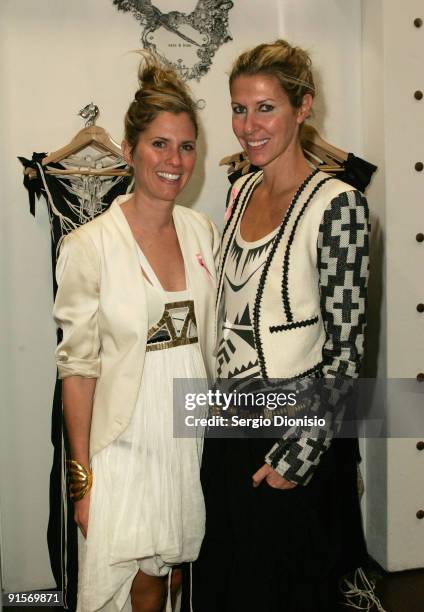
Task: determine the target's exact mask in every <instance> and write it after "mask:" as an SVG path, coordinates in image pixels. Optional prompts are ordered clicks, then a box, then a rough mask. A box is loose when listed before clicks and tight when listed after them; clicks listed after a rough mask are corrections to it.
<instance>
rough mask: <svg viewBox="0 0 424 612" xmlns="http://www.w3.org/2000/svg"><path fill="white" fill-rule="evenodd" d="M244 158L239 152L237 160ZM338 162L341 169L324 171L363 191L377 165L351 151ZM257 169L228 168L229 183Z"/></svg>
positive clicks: (252, 166)
mask: <svg viewBox="0 0 424 612" xmlns="http://www.w3.org/2000/svg"><path fill="white" fill-rule="evenodd" d="M244 159H245V157H244V155H243V153H240V157H239V159H238V160H237V161H238V162H242V161H243V160H244ZM234 163H236V162H233V165H234ZM338 163H339V165H340V166H341V167H342V171H338V172H334V173H332V172H329V171H326V172H328V174H331V175H332V176H334V177H335V178H338V179H340V180H341V181H344V182H345V183H347V184H348V185H351V186H352V187H355V189H358V190H359V191H362V193H364V191H365V189H366V188H367V187H368V185H369V184H370V181H371V178H372V175H373V174H374V172H375V171H376V170H377V166H374V164H371V163H370V162H368V161H366V160H365V159H361V158H360V157H357V156H356V155H354V154H353V153H349V154H348V157H347V160H346V161H344V162H338ZM230 167H231V166H230ZM258 170H260V168H258V167H257V166H254V165H253V164H246V165H245V166H243V168H240V169H238V170H235V171H234V172H231V170H230V171H229V174H228V179H229V181H230V183H231V184H233V183H235V181H236V180H237V179H238V178H239V177H240V176H242V175H244V174H248V173H249V172H257V171H258Z"/></svg>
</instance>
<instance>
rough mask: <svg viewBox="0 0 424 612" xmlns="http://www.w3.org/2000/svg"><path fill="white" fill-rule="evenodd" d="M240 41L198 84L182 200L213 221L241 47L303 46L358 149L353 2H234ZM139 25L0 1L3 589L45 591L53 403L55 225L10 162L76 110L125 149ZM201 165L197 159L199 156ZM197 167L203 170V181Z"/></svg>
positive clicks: (331, 115) (330, 132)
mask: <svg viewBox="0 0 424 612" xmlns="http://www.w3.org/2000/svg"><path fill="white" fill-rule="evenodd" d="M153 4H157V6H158V7H160V8H161V9H162V10H165V11H169V10H172V9H177V10H183V9H185V10H190V9H191V8H192V7H193V6H194V4H195V2H194V0H192V1H189V0H185V1H184V3H183V2H181V0H178V1H177V0H175V1H174V0H172V1H171V0H162V1H159V0H157V2H156V3H155V2H154V3H153ZM234 5H235V6H234V8H233V9H232V10H231V11H230V30H231V33H232V35H233V38H234V41H233V42H232V43H227V44H226V45H224V46H223V47H221V49H220V50H219V51H218V52H217V54H216V56H215V58H214V63H213V66H212V68H211V70H210V72H209V73H208V74H207V75H206V77H204V78H203V79H202V80H201V82H200V83H192V89H193V91H194V93H195V95H196V97H199V98H204V99H205V100H206V102H207V107H206V109H205V110H204V111H202V121H203V123H204V128H205V132H206V140H207V144H206V145H202V146H201V147H200V150H201V151H202V149H204V150H205V157H204V158H203V159H201V160H200V162H199V168H198V174H197V180H196V181H195V182H194V183H193V186H192V187H189V188H188V191H187V192H186V194H185V195H184V198H183V199H184V200H185V201H190V199H191V195H192V194H196V195H197V200H196V203H195V206H196V207H197V208H198V209H200V210H203V211H206V212H207V213H209V214H210V216H211V217H213V218H214V220H215V221H217V222H218V223H219V224H220V225H221V219H222V214H223V206H224V197H225V193H226V189H227V182H226V178H225V171H224V170H222V169H219V168H218V166H217V162H218V160H219V159H220V158H221V157H223V156H224V155H227V154H229V153H232V152H235V151H236V150H238V149H239V147H238V144H237V143H236V141H235V139H234V137H233V136H232V134H231V132H230V110H229V100H228V93H227V87H226V76H225V72H227V71H228V70H229V67H230V64H231V59H232V58H234V57H235V56H236V55H237V54H238V53H239V52H240V51H242V50H244V49H245V48H247V47H249V46H251V45H254V44H256V43H259V42H263V41H264V40H272V39H274V38H276V37H277V35H280V36H283V37H286V38H287V39H288V40H290V41H293V42H296V43H297V44H300V45H301V46H304V47H306V48H308V49H310V50H311V52H312V54H313V58H314V61H315V63H316V66H317V69H318V75H319V83H320V85H321V87H322V90H323V95H322V98H321V100H320V101H318V104H317V114H316V122H317V124H318V125H319V126H321V128H322V133H323V135H324V136H326V137H328V139H330V141H332V142H334V143H335V144H337V145H340V146H341V147H344V148H346V149H348V150H354V151H355V152H356V153H358V152H359V153H361V148H362V143H361V104H360V88H361V61H360V46H361V20H360V8H361V2H360V0H350V1H349V2H340V0H296V1H294V0H286V1H284V0H281V1H277V0H263V1H261V2H258V1H257V0H235V1H234ZM139 36H140V28H139V25H138V24H137V22H136V21H135V20H134V18H133V17H132V16H131V15H130V14H124V13H121V12H118V11H117V10H116V8H115V7H114V6H113V4H112V0H89V1H88V0H74V1H73V2H68V1H67V0H37V1H36V2H35V1H34V0H3V2H2V3H1V5H0V41H1V42H0V44H1V54H0V82H1V84H2V95H1V96H0V113H1V114H0V126H1V133H2V138H1V139H0V147H1V148H0V156H1V159H2V166H1V170H0V173H1V175H0V185H1V187H0V189H1V206H0V223H1V228H2V240H1V245H0V249H1V253H0V255H1V271H0V274H1V287H2V296H3V299H2V300H1V304H0V313H1V315H0V319H1V347H2V353H1V361H0V377H1V380H0V383H1V389H2V394H3V397H2V410H1V413H0V432H1V434H0V435H1V442H0V461H1V465H2V476H1V481H0V506H1V513H2V516H1V521H2V532H3V551H2V554H3V559H2V562H3V572H4V583H3V588H5V589H6V590H9V591H14V590H21V589H30V588H35V587H38V588H41V587H49V586H52V584H53V580H52V576H51V573H50V569H49V564H48V555H47V547H46V536H45V532H46V526H47V516H48V504H47V495H48V475H49V470H50V462H51V456H52V449H51V445H50V408H51V400H52V394H53V385H54V376H55V365H54V360H53V350H54V346H55V333H54V327H53V323H52V321H51V317H50V312H51V306H52V290H51V270H50V244H49V240H50V237H49V227H48V219H47V214H46V207H45V203H44V202H43V201H40V202H39V203H38V204H37V208H36V218H35V219H34V218H33V217H32V216H31V215H30V214H29V210H28V201H27V194H26V192H25V190H24V188H23V186H22V170H21V167H20V164H19V163H18V161H17V159H16V157H17V155H23V156H25V157H30V156H31V154H32V152H33V151H37V152H40V151H49V150H50V151H51V150H55V149H56V148H59V147H61V146H62V145H64V144H66V143H67V142H68V141H69V140H70V139H71V138H72V137H73V135H74V134H75V133H76V132H77V131H78V130H79V129H80V128H81V127H82V123H81V120H80V118H79V117H78V116H77V111H78V110H79V109H80V108H82V107H83V106H84V105H85V104H87V103H88V102H90V101H94V102H95V103H96V104H97V105H98V106H99V107H100V111H101V116H100V119H99V121H98V123H99V125H101V126H103V127H105V128H106V129H107V130H108V131H109V132H110V133H111V135H112V136H113V137H114V138H115V139H117V140H119V139H120V138H121V136H122V122H123V116H124V113H125V110H126V108H127V106H128V103H129V101H130V100H131V98H132V96H133V95H134V91H135V89H136V64H137V58H136V57H135V56H133V55H131V54H128V53H127V52H128V51H129V50H131V49H134V48H137V47H138V45H139ZM201 157H202V156H201ZM205 167H206V168H207V172H205Z"/></svg>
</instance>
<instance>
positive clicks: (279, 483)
mask: <svg viewBox="0 0 424 612" xmlns="http://www.w3.org/2000/svg"><path fill="white" fill-rule="evenodd" d="M252 480H253V486H254V487H259V485H260V484H261V482H262V481H263V480H266V482H267V483H268V485H269V486H270V487H272V488H273V489H294V488H295V487H297V484H296V483H295V482H290V480H286V479H285V478H283V476H280V474H279V473H278V472H276V471H275V470H273V469H272V467H270V466H269V465H268V464H267V463H265V464H264V465H263V466H262V467H261V468H260V469H259V470H258V471H257V472H255V473H254V474H253V476H252Z"/></svg>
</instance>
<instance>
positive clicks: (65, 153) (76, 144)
mask: <svg viewBox="0 0 424 612" xmlns="http://www.w3.org/2000/svg"><path fill="white" fill-rule="evenodd" d="M90 145H94V146H96V145H97V148H100V149H103V150H104V151H106V152H107V153H110V154H111V155H112V156H114V157H116V158H117V159H119V160H122V161H123V158H122V151H121V147H120V146H119V145H118V143H116V142H115V141H114V140H113V139H112V138H111V137H110V135H109V134H108V133H107V132H106V130H105V129H104V128H102V127H99V126H98V125H90V126H88V127H85V128H83V129H82V130H80V131H79V132H78V134H76V136H74V138H73V139H72V140H71V142H70V143H69V144H67V145H66V146H64V147H62V148H61V149H58V150H57V151H53V153H49V155H47V156H46V157H45V158H44V159H43V161H42V162H41V163H42V164H43V166H46V165H47V164H54V163H58V162H60V161H62V159H66V158H67V157H69V156H70V155H75V153H79V152H80V151H82V149H85V148H86V147H88V146H90Z"/></svg>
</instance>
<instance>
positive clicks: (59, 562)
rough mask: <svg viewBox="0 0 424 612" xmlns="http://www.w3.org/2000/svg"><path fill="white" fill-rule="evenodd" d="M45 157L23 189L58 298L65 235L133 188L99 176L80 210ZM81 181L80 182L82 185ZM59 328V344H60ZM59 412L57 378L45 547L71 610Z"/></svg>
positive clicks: (73, 562) (73, 578)
mask: <svg viewBox="0 0 424 612" xmlns="http://www.w3.org/2000/svg"><path fill="white" fill-rule="evenodd" d="M44 157H46V153H33V156H32V159H31V160H29V159H26V158H25V157H19V158H18V159H19V161H20V162H21V163H22V165H23V166H24V167H25V168H32V169H33V170H35V172H36V173H37V174H36V177H34V178H33V179H31V178H30V177H29V176H28V175H27V174H26V175H25V177H24V185H25V187H26V189H27V190H28V197H29V206H30V212H31V214H32V215H34V216H35V204H36V199H40V197H41V196H43V197H44V199H45V201H46V204H47V210H48V213H49V219H50V228H51V257H52V270H53V296H56V290H57V284H56V279H55V274H54V271H55V269H56V261H57V256H58V253H59V248H60V243H61V241H62V239H63V238H64V236H66V234H68V233H69V232H70V231H72V230H73V229H75V228H77V227H79V226H80V225H82V224H83V223H85V222H87V221H90V220H91V218H94V217H95V216H97V215H98V214H100V213H102V212H104V211H105V210H107V209H108V208H109V206H110V205H111V203H112V202H113V200H114V199H115V198H116V197H117V196H118V195H122V194H125V193H127V192H128V191H129V190H130V189H131V184H132V177H131V176H119V175H118V176H113V177H104V178H103V177H102V178H101V179H100V181H103V184H101V183H99V185H100V186H101V188H102V197H101V201H100V202H98V203H97V205H96V206H95V210H92V211H91V212H90V211H89V210H87V209H86V207H85V210H83V208H84V206H85V204H84V201H83V199H82V198H81V197H79V195H78V190H76V189H75V188H74V187H73V180H75V177H74V179H72V178H71V177H70V176H69V175H59V174H47V172H46V170H49V169H50V170H52V169H64V166H63V165H62V164H60V163H54V164H49V165H48V166H43V165H42V163H41V162H42V160H43V158H44ZM115 169H117V170H126V169H127V166H126V165H125V164H121V165H119V166H116V168H115ZM82 182H83V181H82ZM59 335H60V330H58V334H57V336H58V337H57V341H58V342H59V341H60V337H59ZM63 425H64V423H63V413H62V382H61V380H59V379H58V378H57V376H56V385H55V390H54V396H53V406H52V417H51V443H52V445H53V464H52V468H51V472H50V492H49V501H50V506H49V523H48V527H47V543H48V548H49V556H50V565H51V568H52V573H53V576H54V579H55V581H56V585H57V588H58V589H59V590H62V591H63V594H64V604H65V605H64V607H65V608H67V609H69V610H71V612H73V611H74V610H75V609H76V604H77V585H78V546H77V525H76V523H75V521H74V519H73V504H72V503H71V502H70V501H69V498H67V503H66V506H67V507H66V508H63V505H62V488H61V485H62V466H63V460H64V457H63V445H62V437H63V440H64V448H65V454H66V455H68V448H69V447H68V443H67V440H66V430H65V428H64V426H63ZM65 517H66V524H65V520H64V519H65Z"/></svg>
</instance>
